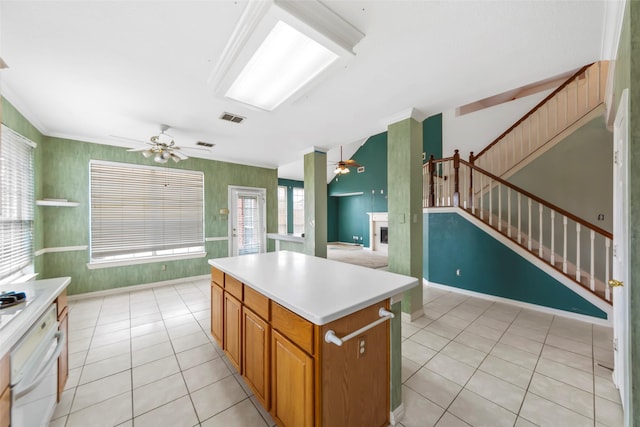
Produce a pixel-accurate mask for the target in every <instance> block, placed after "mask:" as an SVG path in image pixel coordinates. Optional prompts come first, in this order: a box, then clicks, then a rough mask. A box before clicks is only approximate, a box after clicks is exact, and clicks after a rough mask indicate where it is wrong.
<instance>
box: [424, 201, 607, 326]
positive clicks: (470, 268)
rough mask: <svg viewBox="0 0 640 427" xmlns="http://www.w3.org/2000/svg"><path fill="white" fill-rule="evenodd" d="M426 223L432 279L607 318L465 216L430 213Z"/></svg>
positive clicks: (426, 248)
mask: <svg viewBox="0 0 640 427" xmlns="http://www.w3.org/2000/svg"><path fill="white" fill-rule="evenodd" d="M423 224H424V229H425V230H428V231H427V234H426V236H425V239H424V241H423V244H424V262H423V275H424V277H425V278H426V279H427V280H428V281H430V282H434V283H439V284H443V285H447V286H453V287H457V288H460V289H466V290H469V291H474V292H480V293H484V294H488V295H495V296H498V297H503V298H509V299H513V300H517V301H523V302H527V303H531V304H537V305H541V306H545V307H550V308H556V309H559V310H564V311H569V312H573V313H579V314H584V315H587V316H594V317H599V318H603V319H604V318H606V314H605V313H604V312H603V311H602V310H600V309H599V308H597V307H596V306H594V305H592V304H591V303H589V302H588V301H587V300H585V299H584V298H582V297H580V296H579V295H577V294H575V293H574V292H572V291H571V290H570V289H569V288H567V287H566V286H564V285H563V284H562V283H560V282H558V281H556V280H555V279H553V278H552V277H551V276H549V275H547V274H546V273H544V272H543V271H542V270H540V269H539V268H537V267H535V266H534V265H532V264H531V263H529V262H528V261H526V260H525V259H524V258H522V257H521V256H520V255H518V254H516V253H515V252H513V251H512V250H511V249H509V248H508V247H507V246H505V245H503V244H502V243H500V242H499V241H497V240H496V239H494V238H493V237H491V236H489V235H488V234H486V233H485V232H484V231H482V230H481V229H480V228H478V227H476V226H475V225H473V224H471V223H470V222H469V221H467V220H466V219H465V218H463V217H461V216H460V215H458V214H456V213H428V214H427V213H425V214H423ZM427 237H428V238H427ZM461 242H464V244H461ZM457 269H460V270H461V275H460V276H457V275H456V270H457Z"/></svg>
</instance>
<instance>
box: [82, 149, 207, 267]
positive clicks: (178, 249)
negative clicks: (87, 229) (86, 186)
mask: <svg viewBox="0 0 640 427" xmlns="http://www.w3.org/2000/svg"><path fill="white" fill-rule="evenodd" d="M90 169H91V186H90V188H91V266H92V267H93V268H96V267H99V264H100V263H105V262H106V263H118V262H121V261H129V262H125V264H128V263H131V261H137V262H152V261H153V260H155V259H156V258H158V257H178V258H188V257H194V256H204V254H205V252H204V220H203V218H204V216H203V211H204V174H203V173H202V172H196V171H188V170H178V169H169V168H162V167H152V166H138V165H130V164H123V163H113V162H103V161H95V160H92V161H91V162H90ZM145 259H146V260H147V261H144V260H145ZM137 262H136V263H137Z"/></svg>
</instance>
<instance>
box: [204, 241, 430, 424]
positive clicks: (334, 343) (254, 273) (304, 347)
mask: <svg viewBox="0 0 640 427" xmlns="http://www.w3.org/2000/svg"><path fill="white" fill-rule="evenodd" d="M209 264H211V266H212V269H211V333H212V335H213V337H214V338H215V340H216V341H217V342H218V344H219V345H220V346H221V347H222V348H223V349H224V351H225V354H226V355H227V358H228V359H229V361H230V362H231V363H232V364H233V365H234V366H235V367H236V369H237V370H238V371H239V372H240V373H241V374H242V376H243V378H244V379H245V381H246V382H247V384H248V385H249V386H250V387H251V388H252V390H253V391H254V394H255V396H256V398H257V399H258V400H259V401H260V402H261V403H262V405H263V406H264V407H265V409H267V410H268V411H269V413H270V414H271V415H272V417H273V418H274V420H275V421H276V422H277V423H278V425H280V426H285V427H311V426H316V427H320V426H331V427H337V426H351V427H357V426H363V427H364V426H366V427H376V426H386V425H388V422H389V411H390V408H389V406H390V404H389V392H390V381H389V370H390V344H389V343H390V338H389V322H388V320H389V319H390V318H391V317H393V315H394V314H393V313H391V312H390V311H389V306H390V305H389V298H391V297H393V296H397V295H399V294H401V293H402V292H404V291H406V290H408V289H410V288H412V287H414V286H417V285H418V280H417V279H415V278H413V277H408V276H402V275H399V274H394V273H389V272H386V271H381V270H373V269H368V268H364V267H359V266H355V265H351V264H345V263H341V262H337V261H331V260H327V259H324V258H318V257H313V256H309V255H304V254H300V253H294V252H288V251H280V252H271V253H266V254H253V255H244V256H240V257H231V258H220V259H212V260H209ZM396 314H399V313H396Z"/></svg>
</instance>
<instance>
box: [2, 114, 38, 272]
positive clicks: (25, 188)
mask: <svg viewBox="0 0 640 427" xmlns="http://www.w3.org/2000/svg"><path fill="white" fill-rule="evenodd" d="M1 132H2V136H1V139H0V194H2V198H1V199H0V284H4V283H11V282H15V281H20V280H21V279H22V278H24V277H33V276H34V267H33V258H34V251H33V224H34V206H35V189H34V176H35V171H34V158H33V157H34V149H35V148H36V144H35V143H34V142H33V141H31V140H29V139H27V138H25V137H24V136H22V135H20V134H19V133H17V132H15V131H13V130H12V129H10V128H8V127H7V126H5V125H2V130H1Z"/></svg>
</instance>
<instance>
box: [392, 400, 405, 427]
mask: <svg viewBox="0 0 640 427" xmlns="http://www.w3.org/2000/svg"><path fill="white" fill-rule="evenodd" d="M402 417H404V403H401V404H400V405H399V406H398V407H397V408H396V409H394V410H392V411H391V412H390V413H389V423H390V424H391V425H392V426H394V425H396V424H398V423H399V422H400V420H402Z"/></svg>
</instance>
